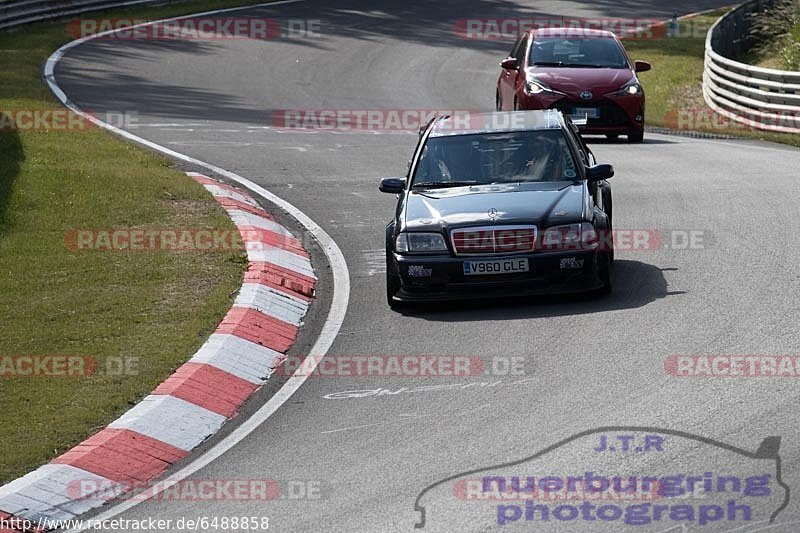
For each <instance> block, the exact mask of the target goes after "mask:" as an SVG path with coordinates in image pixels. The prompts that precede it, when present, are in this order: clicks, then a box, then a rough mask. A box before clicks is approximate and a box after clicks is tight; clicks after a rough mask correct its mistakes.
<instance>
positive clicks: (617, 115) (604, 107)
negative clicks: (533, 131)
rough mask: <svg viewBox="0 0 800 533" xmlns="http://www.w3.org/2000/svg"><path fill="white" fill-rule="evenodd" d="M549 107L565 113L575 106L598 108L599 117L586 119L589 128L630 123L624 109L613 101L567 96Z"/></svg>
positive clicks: (569, 113) (568, 112)
mask: <svg viewBox="0 0 800 533" xmlns="http://www.w3.org/2000/svg"><path fill="white" fill-rule="evenodd" d="M550 107H551V108H553V109H558V110H559V111H561V112H562V113H564V114H565V115H571V114H572V112H573V110H574V109H575V108H576V107H594V108H597V109H598V110H600V118H590V119H588V120H587V122H586V126H587V127H590V128H591V127H596V126H628V125H630V123H631V122H630V119H628V115H626V114H625V111H623V110H622V108H621V107H619V106H618V105H617V104H615V103H613V102H587V101H585V100H570V99H569V98H564V99H563V100H559V101H558V102H556V103H555V104H553V105H552V106H550Z"/></svg>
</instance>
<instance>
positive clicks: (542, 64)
mask: <svg viewBox="0 0 800 533" xmlns="http://www.w3.org/2000/svg"><path fill="white" fill-rule="evenodd" d="M533 66H534V67H563V66H564V62H563V61H534V62H533Z"/></svg>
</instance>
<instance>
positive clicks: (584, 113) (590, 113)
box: [573, 107, 600, 118]
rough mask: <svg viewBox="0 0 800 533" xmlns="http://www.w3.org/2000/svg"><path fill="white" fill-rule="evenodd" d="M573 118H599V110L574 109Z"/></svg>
mask: <svg viewBox="0 0 800 533" xmlns="http://www.w3.org/2000/svg"><path fill="white" fill-rule="evenodd" d="M573 116H575V117H577V118H584V117H588V118H600V110H599V109H598V108H596V107H576V108H575V110H574V111H573Z"/></svg>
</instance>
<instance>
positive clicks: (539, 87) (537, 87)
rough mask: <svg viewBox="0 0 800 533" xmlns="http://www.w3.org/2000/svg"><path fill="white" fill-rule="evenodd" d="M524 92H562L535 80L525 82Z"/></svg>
mask: <svg viewBox="0 0 800 533" xmlns="http://www.w3.org/2000/svg"><path fill="white" fill-rule="evenodd" d="M525 92H527V93H528V94H541V93H548V94H564V93H562V92H560V91H554V90H553V89H551V88H550V87H548V86H547V85H545V84H544V83H542V82H540V81H536V80H528V81H526V82H525Z"/></svg>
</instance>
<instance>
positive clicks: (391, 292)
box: [386, 269, 400, 309]
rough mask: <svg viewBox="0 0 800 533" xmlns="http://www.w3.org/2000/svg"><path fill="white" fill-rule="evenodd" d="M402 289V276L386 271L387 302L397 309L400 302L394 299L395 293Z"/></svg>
mask: <svg viewBox="0 0 800 533" xmlns="http://www.w3.org/2000/svg"><path fill="white" fill-rule="evenodd" d="M399 291H400V276H397V275H394V274H390V273H389V271H388V269H387V271H386V303H387V304H389V307H391V308H392V309H397V307H398V306H399V305H400V302H398V301H397V300H395V299H394V296H395V294H397V293H398V292H399Z"/></svg>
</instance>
